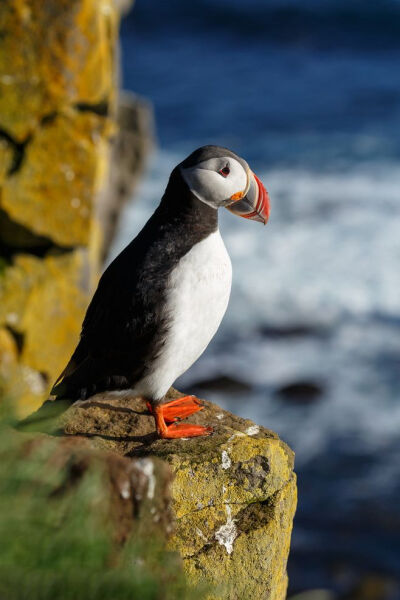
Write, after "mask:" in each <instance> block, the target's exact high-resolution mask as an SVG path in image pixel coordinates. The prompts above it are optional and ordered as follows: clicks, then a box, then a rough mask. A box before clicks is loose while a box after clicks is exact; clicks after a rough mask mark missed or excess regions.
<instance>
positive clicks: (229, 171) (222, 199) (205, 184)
mask: <svg viewBox="0 0 400 600" xmlns="http://www.w3.org/2000/svg"><path fill="white" fill-rule="evenodd" d="M178 169H179V171H180V173H181V175H182V177H183V180H184V181H185V183H186V184H187V186H188V187H189V189H190V191H191V192H192V194H193V195H194V196H196V198H198V199H199V200H201V201H202V202H205V204H208V205H209V206H211V207H213V208H215V209H217V208H220V207H221V206H223V207H225V208H227V209H228V210H230V211H231V212H233V213H234V214H236V215H239V216H240V217H244V218H245V219H253V220H254V221H260V222H261V223H264V225H266V224H267V221H268V217H269V197H268V192H267V190H266V189H265V187H264V186H263V184H262V183H261V181H260V180H259V179H258V177H257V176H256V175H255V174H254V173H253V172H252V171H251V170H250V167H249V165H248V164H247V162H246V161H245V160H243V158H240V157H239V156H237V155H236V154H235V153H234V152H231V150H228V149H227V148H221V147H220V146H202V147H201V148H198V149H197V150H195V151H194V152H192V154H191V155H190V156H188V157H187V158H186V159H185V160H184V161H183V162H182V163H180V165H178Z"/></svg>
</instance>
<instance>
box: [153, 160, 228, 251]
mask: <svg viewBox="0 0 400 600" xmlns="http://www.w3.org/2000/svg"><path fill="white" fill-rule="evenodd" d="M157 212H158V213H159V216H162V218H163V221H164V222H166V221H167V222H169V223H171V224H172V223H173V224H174V226H175V227H177V228H178V229H181V230H182V231H184V232H185V234H186V235H188V236H189V235H190V236H193V237H195V238H197V239H198V240H200V239H204V238H205V237H207V236H208V235H210V234H211V233H213V232H215V231H217V229H218V210H216V209H215V208H212V207H211V206H208V204H205V203H204V202H202V201H201V200H199V199H198V198H196V196H195V195H194V194H192V192H191V191H190V190H189V189H188V187H187V185H186V184H185V182H184V181H183V180H182V177H181V175H180V173H179V171H177V170H174V171H173V172H172V174H171V177H170V180H169V182H168V185H167V188H166V190H165V193H164V196H163V197H162V199H161V203H160V205H159V207H158V209H157Z"/></svg>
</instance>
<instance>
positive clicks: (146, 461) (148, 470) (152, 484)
mask: <svg viewBox="0 0 400 600" xmlns="http://www.w3.org/2000/svg"><path fill="white" fill-rule="evenodd" d="M138 463H139V468H140V469H142V471H143V473H144V474H145V475H146V477H147V478H148V480H149V483H148V488H147V497H148V498H150V500H151V499H152V498H154V490H155V489H156V479H155V477H154V465H153V461H152V460H151V459H150V458H141V459H139V460H138Z"/></svg>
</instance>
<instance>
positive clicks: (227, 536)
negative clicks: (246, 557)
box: [215, 505, 238, 554]
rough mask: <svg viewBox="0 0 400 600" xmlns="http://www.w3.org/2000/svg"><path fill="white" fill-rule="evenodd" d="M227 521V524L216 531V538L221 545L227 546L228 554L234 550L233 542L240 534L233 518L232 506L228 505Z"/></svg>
mask: <svg viewBox="0 0 400 600" xmlns="http://www.w3.org/2000/svg"><path fill="white" fill-rule="evenodd" d="M226 514H227V517H228V518H227V521H226V523H225V525H222V527H220V528H219V529H218V531H217V532H216V533H215V539H216V540H217V542H218V543H219V544H220V545H221V546H225V549H226V551H227V553H228V554H232V552H233V542H234V541H235V539H236V538H237V536H238V530H237V527H236V525H235V522H234V520H233V519H232V513H231V507H230V506H228V505H227V506H226Z"/></svg>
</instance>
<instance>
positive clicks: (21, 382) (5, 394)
mask: <svg viewBox="0 0 400 600" xmlns="http://www.w3.org/2000/svg"><path fill="white" fill-rule="evenodd" d="M45 393H46V383H45V381H44V380H43V377H42V375H41V374H40V373H38V372H36V371H34V370H33V369H31V368H30V367H28V366H26V365H23V364H21V363H19V362H18V346H17V343H16V341H15V338H14V336H13V335H12V334H11V333H10V331H9V330H8V329H7V328H5V327H0V398H6V399H7V400H8V401H9V402H13V404H14V405H15V402H14V401H16V400H18V402H19V405H20V406H23V408H24V410H23V411H21V412H20V414H22V415H26V414H30V413H31V412H32V411H33V410H36V409H37V407H38V406H39V405H40V403H41V402H42V401H43V397H45ZM17 408H18V407H17Z"/></svg>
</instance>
